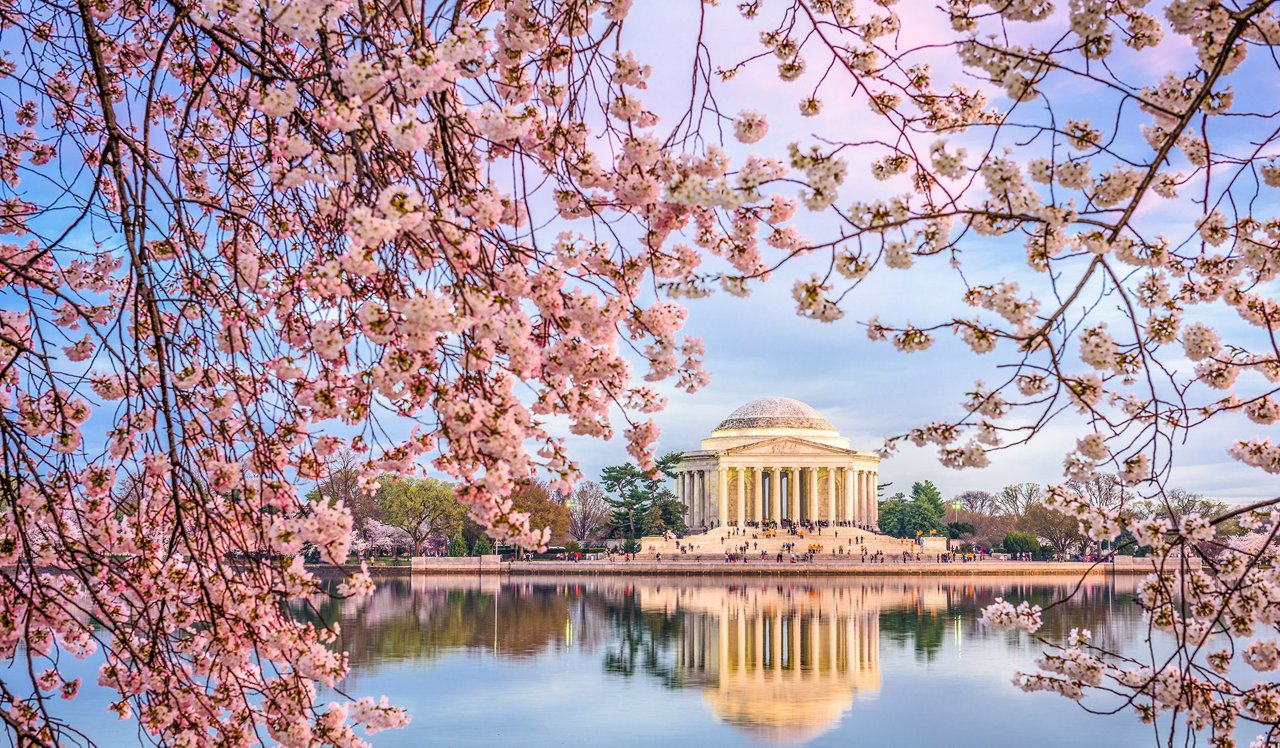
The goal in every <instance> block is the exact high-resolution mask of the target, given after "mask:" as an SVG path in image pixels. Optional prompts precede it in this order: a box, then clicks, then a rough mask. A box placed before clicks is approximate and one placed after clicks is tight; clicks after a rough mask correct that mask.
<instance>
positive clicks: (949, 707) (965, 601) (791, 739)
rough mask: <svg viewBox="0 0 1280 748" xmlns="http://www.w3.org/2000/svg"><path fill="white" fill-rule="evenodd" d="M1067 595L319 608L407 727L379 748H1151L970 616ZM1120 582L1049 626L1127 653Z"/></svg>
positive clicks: (504, 599) (598, 589) (722, 597)
mask: <svg viewBox="0 0 1280 748" xmlns="http://www.w3.org/2000/svg"><path fill="white" fill-rule="evenodd" d="M1078 581H1079V580H1078V579H1076V578H1072V577H1048V578H1044V577H1042V578H1026V577H1022V578H974V579H966V580H959V579H946V578H929V577H911V578H897V577H888V578H886V577H864V578H843V579H806V578H750V577H735V578H717V579H707V578H702V579H698V578H693V579H690V578H643V579H637V580H627V579H622V578H610V577H606V578H583V577H571V578H568V577H545V578H529V577H514V578H508V579H500V578H496V577H494V578H474V577H472V578H457V577H443V578H441V577H414V578H412V579H393V580H385V581H383V582H381V583H380V585H379V588H378V591H377V592H376V594H375V595H374V596H373V597H372V598H370V599H367V600H364V601H361V602H334V603H331V604H329V605H328V606H326V607H325V608H324V609H323V611H322V612H323V614H324V615H325V616H326V617H329V618H331V619H332V620H336V621H338V622H340V623H341V625H342V631H343V635H342V645H343V646H344V647H345V648H346V649H347V650H348V651H349V652H350V654H351V665H352V675H351V678H350V680H349V682H348V683H347V689H348V691H349V692H350V693H354V694H361V695H363V694H375V695H376V694H386V695H387V696H388V697H389V698H390V699H391V701H393V702H395V703H397V704H400V705H402V706H405V707H407V708H408V709H409V710H410V711H411V712H412V714H413V715H414V716H413V720H414V721H413V723H412V725H411V726H410V727H408V728H407V729H405V730H401V731H396V732H388V733H380V734H378V735H376V736H374V743H375V744H376V745H379V746H422V745H432V746H435V745H440V746H501V745H524V746H539V745H568V744H580V745H587V746H735V745H770V744H781V745H814V746H846V747H847V746H859V747H861V746H889V747H893V748H903V747H905V746H938V745H948V746H1025V745H1035V746H1064V747H1071V748H1077V747H1079V746H1090V745H1105V746H1111V747H1115V746H1144V745H1152V744H1153V742H1154V741H1153V734H1152V732H1151V728H1150V727H1148V726H1145V725H1142V724H1141V723H1139V722H1138V720H1137V718H1136V717H1135V716H1134V715H1133V713H1132V712H1131V711H1124V712H1122V713H1120V714H1118V715H1115V716H1095V715H1090V714H1087V713H1086V712H1084V711H1083V710H1082V709H1081V708H1080V706H1079V705H1077V704H1075V703H1073V702H1070V701H1067V700H1065V699H1062V698H1061V697H1057V696H1052V695H1048V694H1027V693H1023V692H1021V691H1020V690H1018V689H1017V688H1015V687H1014V686H1013V685H1012V683H1011V682H1010V678H1011V676H1012V674H1013V672H1014V671H1015V670H1017V669H1019V668H1023V669H1029V668H1032V667H1033V661H1034V659H1035V658H1036V656H1037V654H1038V653H1039V651H1040V649H1041V646H1040V645H1039V644H1038V643H1037V642H1035V641H1034V640H1033V639H1031V638H1030V637H1027V636H1025V635H1019V634H1002V633H994V632H991V631H988V630H985V629H984V627H983V626H982V625H981V624H980V623H979V622H978V616H979V612H980V610H981V608H982V607H983V606H984V605H986V604H988V603H990V602H991V601H992V600H993V599H994V598H995V597H997V596H1002V597H1004V598H1006V599H1009V600H1014V601H1020V600H1024V599H1026V600H1031V601H1033V602H1039V603H1041V604H1047V603H1048V602H1050V601H1052V600H1054V599H1057V598H1059V597H1062V596H1064V595H1066V594H1067V593H1068V592H1069V591H1070V589H1071V588H1072V587H1074V585H1075V584H1076V582H1078ZM1135 584H1136V580H1135V579H1134V578H1132V577H1123V576H1122V577H1118V578H1115V579H1112V578H1110V577H1091V578H1090V579H1089V581H1087V582H1086V583H1084V585H1083V586H1082V587H1081V588H1080V590H1079V591H1078V592H1077V593H1076V595H1075V597H1074V598H1073V599H1072V601H1071V602H1069V603H1067V604H1065V605H1064V606H1062V607H1059V608H1057V609H1055V610H1054V611H1053V612H1052V613H1051V614H1049V615H1048V616H1047V618H1046V627H1045V631H1046V632H1047V633H1048V634H1049V635H1050V636H1056V637H1059V638H1061V637H1063V636H1065V634H1066V632H1067V631H1069V630H1070V629H1071V628H1072V627H1077V626H1078V627H1082V628H1089V629H1091V630H1092V631H1093V632H1094V635H1095V638H1096V639H1097V640H1098V641H1099V642H1100V643H1104V644H1108V645H1111V646H1114V647H1116V648H1119V649H1122V650H1126V649H1130V650H1131V649H1134V648H1137V647H1142V646H1143V641H1144V639H1145V636H1146V625H1145V623H1144V621H1143V619H1142V617H1141V614H1140V611H1139V610H1138V609H1137V608H1136V606H1134V604H1133V602H1132V598H1133V594H1132V593H1133V589H1134V586H1135ZM1088 703H1090V704H1091V705H1092V706H1094V707H1102V706H1105V704H1104V703H1103V702H1102V701H1100V700H1097V699H1095V698H1090V699H1089V700H1088Z"/></svg>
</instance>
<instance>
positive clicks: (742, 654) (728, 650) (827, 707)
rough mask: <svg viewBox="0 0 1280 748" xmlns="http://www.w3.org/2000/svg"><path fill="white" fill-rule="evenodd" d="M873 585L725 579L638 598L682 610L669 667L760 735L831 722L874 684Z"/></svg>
mask: <svg viewBox="0 0 1280 748" xmlns="http://www.w3.org/2000/svg"><path fill="white" fill-rule="evenodd" d="M882 594H883V592H882V590H873V591H869V590H868V589H866V588H833V587H818V586H815V587H808V586H803V585H801V586H797V585H791V584H788V585H776V584H774V585H770V584H764V585H758V586H757V585H729V586H727V587H725V586H720V587H684V586H679V587H672V586H667V587H664V588H657V589H653V590H647V591H646V592H645V593H644V599H643V602H642V605H643V606H645V607H649V608H653V609H659V610H662V611H663V612H664V613H676V614H683V616H684V620H685V636H684V637H683V638H682V640H681V641H680V642H679V646H678V648H677V651H676V655H675V666H676V668H677V669H679V670H683V671H686V672H689V673H691V674H694V675H695V678H694V679H695V680H696V681H697V682H698V684H699V685H700V686H701V688H702V691H703V699H704V701H705V702H706V703H707V705H708V706H710V708H711V710H712V711H714V712H715V714H716V715H717V716H718V717H720V718H721V719H723V720H725V721H727V722H729V723H731V724H734V725H737V726H739V727H742V728H744V729H746V730H747V731H749V732H751V733H753V734H756V735H757V736H758V737H762V738H765V739H768V740H774V741H788V742H789V741H801V740H807V739H810V738H812V737H814V736H816V735H819V734H821V733H823V732H825V731H826V730H828V729H830V728H831V727H833V726H834V725H836V724H838V723H839V721H840V719H841V717H842V715H843V714H844V713H845V712H846V711H848V710H849V709H850V708H851V707H852V706H853V700H854V695H855V694H857V693H858V692H869V691H875V690H878V689H879V688H880V625H879V613H880V603H881V596H882Z"/></svg>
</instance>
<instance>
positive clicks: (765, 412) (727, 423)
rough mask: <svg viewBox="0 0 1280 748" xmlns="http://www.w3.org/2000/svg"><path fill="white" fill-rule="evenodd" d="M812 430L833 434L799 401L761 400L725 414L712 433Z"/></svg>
mask: <svg viewBox="0 0 1280 748" xmlns="http://www.w3.org/2000/svg"><path fill="white" fill-rule="evenodd" d="M778 428H784V429H813V430H817V431H835V430H836V427H835V426H832V425H831V422H830V421H828V420H827V419H825V418H823V417H822V414H821V413H819V412H818V411H816V410H814V409H813V408H812V407H810V406H809V405H806V404H804V403H802V402H800V401H799V400H792V399H791V398H789V397H762V398H760V399H759V400H752V401H751V402H749V403H747V404H746V405H743V406H742V407H740V408H738V409H737V410H735V411H733V412H732V413H730V414H729V417H728V418H726V419H724V421H722V422H721V423H720V425H719V426H716V428H715V430H716V431H729V430H734V429H778Z"/></svg>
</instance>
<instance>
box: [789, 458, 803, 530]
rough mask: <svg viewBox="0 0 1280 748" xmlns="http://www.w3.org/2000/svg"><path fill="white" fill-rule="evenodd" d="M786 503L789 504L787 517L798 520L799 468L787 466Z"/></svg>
mask: <svg viewBox="0 0 1280 748" xmlns="http://www.w3.org/2000/svg"><path fill="white" fill-rule="evenodd" d="M787 504H788V505H789V506H790V509H789V510H788V516H787V519H789V520H791V521H792V522H799V521H800V468H798V467H790V468H787Z"/></svg>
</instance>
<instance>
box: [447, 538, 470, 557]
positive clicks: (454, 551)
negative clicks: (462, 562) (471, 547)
mask: <svg viewBox="0 0 1280 748" xmlns="http://www.w3.org/2000/svg"><path fill="white" fill-rule="evenodd" d="M449 555H450V556H465V555H467V541H465V540H463V539H462V536H461V535H454V536H453V539H452V540H450V541H449Z"/></svg>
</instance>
